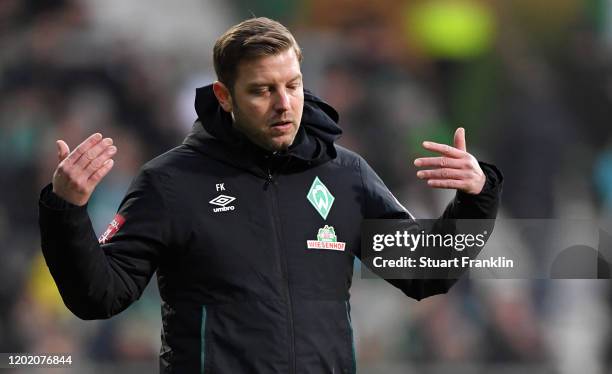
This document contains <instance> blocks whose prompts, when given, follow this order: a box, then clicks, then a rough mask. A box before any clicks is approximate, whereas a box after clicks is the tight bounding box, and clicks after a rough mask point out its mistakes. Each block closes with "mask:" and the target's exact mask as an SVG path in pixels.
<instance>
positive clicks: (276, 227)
mask: <svg viewBox="0 0 612 374" xmlns="http://www.w3.org/2000/svg"><path fill="white" fill-rule="evenodd" d="M267 171H268V175H267V179H266V189H267V186H272V189H273V191H272V194H273V196H272V209H273V216H274V219H273V221H272V222H273V225H274V232H275V234H276V247H277V249H278V253H279V261H280V265H281V272H282V276H283V278H284V281H285V282H284V283H283V286H284V291H285V296H286V298H287V307H288V312H287V321H288V326H287V333H288V338H289V361H290V362H289V373H295V372H296V370H297V369H296V359H295V331H294V329H295V326H294V324H293V302H292V300H291V289H290V287H289V272H288V270H287V256H286V255H285V252H284V250H283V246H282V238H281V234H280V226H281V225H280V221H279V216H278V200H277V195H276V194H277V191H276V189H275V188H274V186H273V184H274V183H273V182H274V177H273V176H272V172H271V170H270V168H269V167H268V169H267Z"/></svg>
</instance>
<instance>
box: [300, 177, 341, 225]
mask: <svg viewBox="0 0 612 374" xmlns="http://www.w3.org/2000/svg"><path fill="white" fill-rule="evenodd" d="M306 198H307V199H308V201H310V203H311V204H312V206H313V207H314V208H315V209H316V210H317V212H319V214H320V215H321V217H323V219H327V215H328V214H329V211H330V210H331V207H332V204H333V203H334V195H332V194H331V192H329V190H328V189H327V187H325V185H324V184H323V182H321V180H320V179H319V177H315V179H314V181H313V182H312V186H310V191H308V194H307V195H306Z"/></svg>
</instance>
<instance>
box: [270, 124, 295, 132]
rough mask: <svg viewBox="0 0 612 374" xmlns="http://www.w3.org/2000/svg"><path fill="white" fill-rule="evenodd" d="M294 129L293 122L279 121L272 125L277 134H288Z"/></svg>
mask: <svg viewBox="0 0 612 374" xmlns="http://www.w3.org/2000/svg"><path fill="white" fill-rule="evenodd" d="M292 127H293V122H292V121H277V122H274V123H272V124H271V125H270V128H272V130H273V131H275V132H286V131H289V130H291V128H292Z"/></svg>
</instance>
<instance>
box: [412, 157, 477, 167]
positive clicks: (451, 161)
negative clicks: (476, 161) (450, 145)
mask: <svg viewBox="0 0 612 374" xmlns="http://www.w3.org/2000/svg"><path fill="white" fill-rule="evenodd" d="M414 166H416V167H431V166H437V167H441V168H454V169H463V168H464V167H465V166H466V165H465V162H464V161H462V160H457V159H456V158H448V157H421V158H417V159H416V160H414Z"/></svg>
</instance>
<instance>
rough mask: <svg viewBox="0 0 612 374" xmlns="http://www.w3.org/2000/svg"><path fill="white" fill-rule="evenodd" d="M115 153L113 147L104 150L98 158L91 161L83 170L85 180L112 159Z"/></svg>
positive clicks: (115, 149) (115, 150)
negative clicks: (85, 175)
mask: <svg viewBox="0 0 612 374" xmlns="http://www.w3.org/2000/svg"><path fill="white" fill-rule="evenodd" d="M116 152H117V147H115V146H114V145H112V146H110V147H108V148H106V149H105V150H104V151H103V152H102V153H101V154H100V155H98V157H96V158H95V159H93V160H92V161H91V162H90V163H89V165H87V167H86V168H85V173H86V174H87V178H89V177H91V175H92V174H93V173H95V172H96V171H97V170H98V169H100V168H101V167H102V165H104V163H105V162H106V161H107V160H108V159H110V158H111V157H113V156H114V155H115V153H116Z"/></svg>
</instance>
